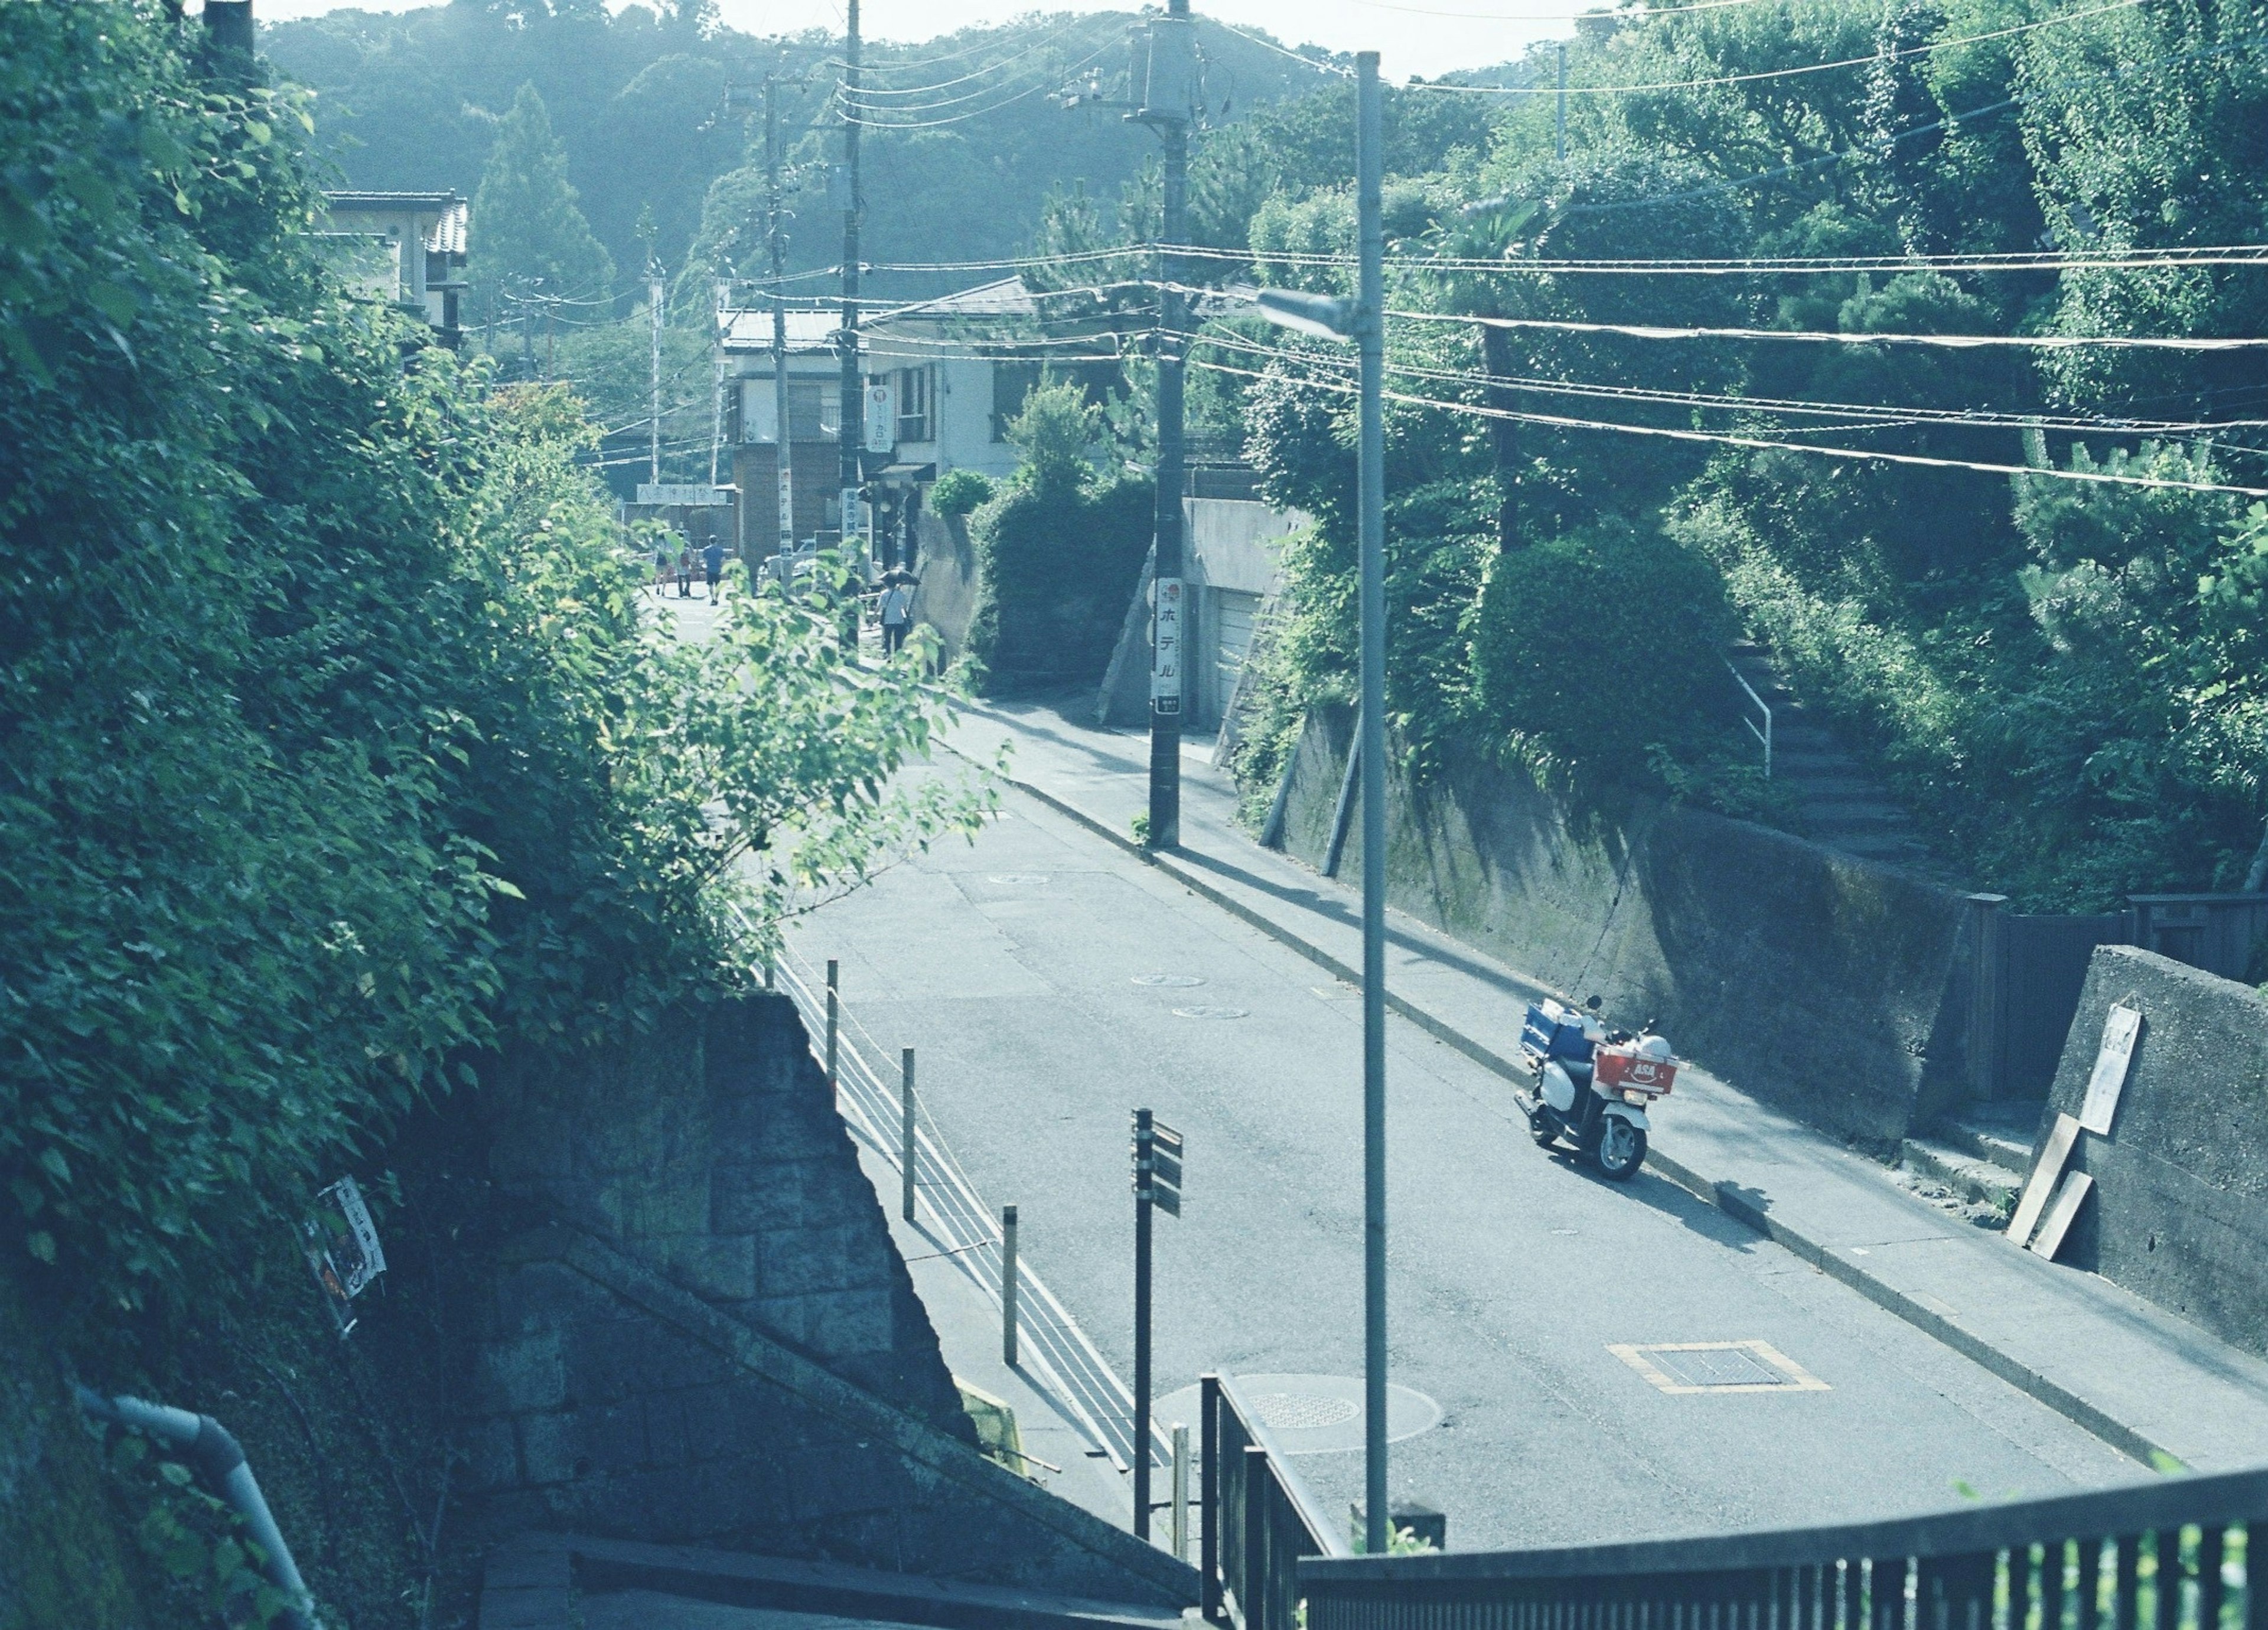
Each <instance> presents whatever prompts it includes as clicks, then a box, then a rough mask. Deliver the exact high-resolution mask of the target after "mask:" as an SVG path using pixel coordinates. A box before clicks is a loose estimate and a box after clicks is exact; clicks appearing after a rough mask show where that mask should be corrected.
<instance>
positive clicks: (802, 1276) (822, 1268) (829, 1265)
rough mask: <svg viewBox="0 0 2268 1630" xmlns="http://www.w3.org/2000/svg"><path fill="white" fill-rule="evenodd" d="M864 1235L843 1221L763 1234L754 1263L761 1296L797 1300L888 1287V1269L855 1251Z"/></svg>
mask: <svg viewBox="0 0 2268 1630" xmlns="http://www.w3.org/2000/svg"><path fill="white" fill-rule="evenodd" d="M865 1234H866V1230H865V1229H864V1228H859V1227H858V1225H857V1224H855V1223H847V1222H846V1223H838V1224H836V1226H835V1227H833V1228H797V1229H794V1230H792V1232H791V1231H782V1232H777V1233H771V1234H767V1235H764V1237H763V1249H762V1251H761V1252H760V1253H759V1254H758V1255H757V1256H756V1258H755V1272H756V1279H757V1283H758V1286H759V1287H760V1290H761V1293H762V1294H763V1295H765V1296H768V1297H770V1296H801V1295H808V1294H813V1293H815V1292H824V1291H838V1290H865V1289H868V1288H872V1287H883V1286H887V1284H888V1282H889V1280H888V1272H887V1264H886V1263H885V1262H884V1261H883V1260H881V1259H880V1258H878V1257H876V1256H875V1255H874V1254H873V1253H872V1252H868V1251H863V1250H860V1249H859V1247H860V1246H861V1245H862V1244H864V1243H865Z"/></svg>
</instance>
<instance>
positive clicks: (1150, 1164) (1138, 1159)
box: [1134, 1110, 1182, 1539]
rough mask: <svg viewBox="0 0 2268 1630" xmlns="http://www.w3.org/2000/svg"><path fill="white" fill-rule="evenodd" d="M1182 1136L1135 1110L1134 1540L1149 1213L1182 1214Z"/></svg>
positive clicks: (1143, 1421) (1145, 1430) (1138, 1515)
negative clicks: (1154, 1210) (1157, 1211)
mask: <svg viewBox="0 0 2268 1630" xmlns="http://www.w3.org/2000/svg"><path fill="white" fill-rule="evenodd" d="M1152 1207H1155V1208H1156V1209H1158V1210H1160V1211H1162V1212H1164V1213H1166V1214H1167V1216H1169V1217H1178V1216H1180V1215H1181V1214H1182V1134H1181V1133H1179V1132H1175V1130H1174V1129H1173V1128H1172V1127H1170V1126H1168V1125H1166V1124H1165V1123H1164V1122H1163V1121H1160V1120H1158V1119H1157V1118H1155V1117H1152V1115H1151V1113H1150V1111H1149V1110H1135V1111H1134V1538H1137V1539H1147V1538H1149V1537H1150V1213H1151V1210H1152Z"/></svg>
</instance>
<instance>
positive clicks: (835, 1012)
mask: <svg viewBox="0 0 2268 1630" xmlns="http://www.w3.org/2000/svg"><path fill="white" fill-rule="evenodd" d="M842 966H843V965H842V963H838V962H836V960H835V959H834V958H833V957H831V956H830V957H828V959H827V1090H828V1091H829V1092H833V1091H835V1090H836V1088H838V1087H840V1086H841V1084H842V1083H841V1080H840V1078H839V1077H837V1076H836V1073H835V1036H836V1029H837V1023H836V1021H837V1019H838V1018H839V1017H840V1011H839V1008H840V1004H839V1002H838V999H837V998H836V976H837V974H838V972H839V971H840V970H841V968H842Z"/></svg>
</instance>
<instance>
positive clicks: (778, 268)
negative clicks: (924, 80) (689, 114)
mask: <svg viewBox="0 0 2268 1630" xmlns="http://www.w3.org/2000/svg"><path fill="white" fill-rule="evenodd" d="M778 97H779V82H778V80H777V79H776V78H774V77H772V76H771V75H770V74H766V75H765V76H764V177H765V185H766V187H767V188H768V191H767V193H766V195H765V216H766V220H765V232H764V236H765V238H766V240H767V247H769V248H770V251H771V261H772V448H773V453H774V455H775V456H774V459H773V470H774V477H775V484H776V485H777V488H778V491H779V544H778V552H779V553H780V554H782V555H787V554H792V552H793V551H794V549H795V477H794V474H793V469H792V466H793V462H794V459H793V455H792V454H791V453H790V452H789V450H788V449H789V443H790V441H791V439H792V432H791V427H790V425H789V424H788V400H787V397H788V391H787V265H786V256H787V227H786V225H785V223H784V220H783V219H782V218H781V215H780V146H779V105H778ZM746 501H747V499H746V497H745V495H744V497H743V498H742V502H744V503H745V502H746ZM782 570H785V568H784V566H783V567H782Z"/></svg>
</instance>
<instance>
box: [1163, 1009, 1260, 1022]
mask: <svg viewBox="0 0 2268 1630" xmlns="http://www.w3.org/2000/svg"><path fill="white" fill-rule="evenodd" d="M1250 1016H1251V1014H1250V1012H1249V1010H1248V1009H1246V1008H1242V1007H1176V1008H1175V1009H1174V1017H1175V1018H1176V1019H1244V1018H1249V1017H1250Z"/></svg>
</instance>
